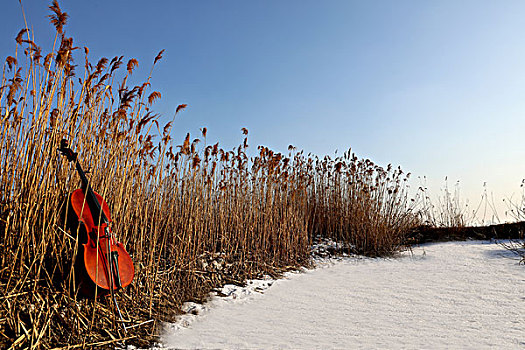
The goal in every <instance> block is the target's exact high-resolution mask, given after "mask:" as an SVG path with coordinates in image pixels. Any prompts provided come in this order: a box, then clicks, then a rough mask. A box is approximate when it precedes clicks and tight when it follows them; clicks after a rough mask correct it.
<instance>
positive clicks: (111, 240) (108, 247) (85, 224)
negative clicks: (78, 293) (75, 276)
mask: <svg viewBox="0 0 525 350" xmlns="http://www.w3.org/2000/svg"><path fill="white" fill-rule="evenodd" d="M94 194H95V196H96V198H97V200H98V201H99V203H100V204H101V207H102V210H103V212H104V214H105V216H106V217H107V218H108V220H109V222H111V216H110V212H109V207H108V204H107V203H106V201H105V200H104V199H103V198H102V196H100V195H99V194H98V193H96V192H94ZM86 203H87V200H86V198H85V195H84V191H83V190H82V189H77V190H75V191H73V193H72V194H71V197H70V206H71V208H72V209H73V212H74V217H73V218H72V219H71V221H72V222H75V221H77V222H78V223H79V224H81V225H82V228H81V230H82V231H83V232H82V233H81V234H80V236H81V237H83V241H84V242H85V243H83V244H82V249H81V253H83V254H82V255H83V259H80V261H81V262H82V264H83V266H80V268H81V269H82V270H83V271H82V273H81V275H80V277H81V281H80V282H81V283H83V286H82V289H81V290H82V292H83V294H93V292H94V290H93V289H94V287H95V286H93V283H94V284H95V285H96V286H98V287H99V288H102V293H101V294H104V290H108V291H109V290H110V289H113V290H118V289H119V288H124V287H127V286H128V285H129V284H131V281H132V280H133V276H134V274H135V269H134V267H133V261H132V260H131V257H130V256H129V254H128V252H127V251H126V249H125V248H124V245H123V244H122V243H120V242H118V241H117V240H116V239H115V237H113V235H108V234H107V233H108V231H109V230H110V228H109V226H108V224H109V222H108V223H96V222H95V220H94V216H93V215H92V213H91V210H90V208H89V206H88V205H87V204H86ZM72 226H74V224H73V225H72ZM82 251H83V252H82ZM108 253H109V254H110V255H109V256H112V257H113V258H116V259H117V260H116V263H115V262H113V263H112V259H111V258H108ZM82 260H83V261H82ZM111 265H113V266H111ZM85 274H87V277H89V280H86V278H85V277H86V276H83V275H85ZM91 282H93V283H91Z"/></svg>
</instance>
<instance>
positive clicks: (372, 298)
mask: <svg viewBox="0 0 525 350" xmlns="http://www.w3.org/2000/svg"><path fill="white" fill-rule="evenodd" d="M518 261H519V258H518V257H517V256H515V255H513V254H512V253H510V252H508V251H507V250H505V249H503V248H502V247H501V246H500V245H498V244H495V243H493V242H492V243H491V242H487V241H483V242H481V241H475V242H461V243H458V242H454V243H442V244H430V245H424V246H422V247H418V248H415V249H414V250H413V252H412V253H410V252H405V253H403V254H402V257H400V258H396V259H368V258H345V259H342V260H338V261H334V260H332V261H327V260H324V262H320V263H319V264H318V265H319V266H318V268H316V269H314V270H309V271H305V272H303V273H291V274H287V275H286V276H285V278H284V279H281V280H277V281H272V280H267V281H253V282H252V283H251V284H249V285H248V286H247V287H245V288H240V287H235V286H226V287H225V289H224V290H223V293H224V294H226V295H228V296H227V297H212V298H211V300H210V302H209V303H208V304H207V305H205V306H201V305H196V304H187V305H186V307H187V310H188V311H190V313H189V314H188V315H185V316H183V317H182V318H181V319H180V320H179V322H178V323H177V324H174V325H170V326H167V327H166V330H165V334H164V336H163V338H162V343H163V344H164V346H165V347H168V348H173V349H194V348H198V349H275V348H279V349H355V348H367V349H392V348H404V349H405V348H407V349H434V348H440V349H441V348H448V349H458V348H459V349H522V348H525V266H523V265H518ZM270 285H271V287H270ZM192 311H193V314H197V315H196V316H195V315H193V314H192Z"/></svg>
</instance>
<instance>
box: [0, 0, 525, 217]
mask: <svg viewBox="0 0 525 350" xmlns="http://www.w3.org/2000/svg"><path fill="white" fill-rule="evenodd" d="M22 3H23V4H24V8H25V11H26V15H27V18H28V21H29V22H30V25H32V26H33V27H34V29H35V36H36V42H37V44H39V45H41V46H43V47H44V48H46V50H44V51H47V49H49V47H50V44H51V40H52V35H53V33H54V29H53V28H52V26H51V25H50V24H49V23H48V19H47V18H46V17H45V16H46V15H48V14H49V12H48V10H47V6H48V5H49V4H50V1H42V0H25V1H22ZM61 7H62V9H63V10H64V11H66V12H67V13H68V14H69V15H70V19H69V24H68V26H67V27H66V33H67V35H70V36H73V37H74V39H75V44H76V45H79V46H87V47H89V48H90V57H91V59H92V60H96V59H98V58H100V57H102V56H105V57H109V58H111V57H113V56H115V55H124V56H125V58H126V59H129V58H137V59H138V60H139V64H140V66H139V70H138V71H137V73H136V74H135V76H136V77H145V76H146V74H147V73H148V72H149V69H150V66H151V62H152V60H153V58H154V57H155V55H156V54H157V52H158V51H160V50H161V49H166V52H165V55H164V59H163V60H162V61H161V63H160V64H159V65H158V67H157V69H156V70H155V72H154V74H153V79H152V86H153V88H154V90H158V91H160V92H161V93H162V100H161V101H159V102H157V104H156V108H155V109H156V111H157V112H159V113H161V114H162V115H163V116H164V117H165V120H168V119H170V118H171V116H172V114H173V111H174V108H175V107H176V106H177V105H178V104H180V103H187V104H188V105H189V107H188V109H187V110H186V111H184V113H183V114H181V115H180V118H178V119H177V122H176V123H175V125H174V131H173V136H174V138H175V139H176V140H181V141H182V138H183V137H184V136H185V135H186V133H187V132H191V133H192V134H194V135H197V133H198V131H199V128H201V127H203V126H206V127H207V128H208V138H209V141H210V142H211V141H215V140H218V141H220V142H221V144H222V145H223V146H224V147H226V148H231V147H234V146H236V145H238V144H239V143H240V142H241V141H242V135H241V132H240V129H241V127H247V128H248V129H249V130H250V142H249V143H250V145H251V148H252V149H253V150H255V147H256V146H257V145H266V146H269V147H271V148H273V149H275V150H278V151H283V152H284V151H286V149H287V147H288V145H289V144H293V145H294V146H296V147H298V148H299V149H304V150H305V151H306V152H312V153H315V154H317V155H321V156H322V155H325V154H333V153H334V151H335V150H336V149H337V150H339V152H343V151H344V150H346V149H348V148H349V147H352V149H353V150H354V151H355V152H356V153H357V154H358V156H361V157H367V158H370V159H372V160H374V161H376V162H378V163H380V164H383V165H386V164H387V163H393V164H394V165H401V166H402V167H403V168H404V169H405V170H407V171H411V172H412V173H413V174H415V175H416V176H426V177H427V179H428V180H427V184H428V185H429V187H430V189H431V191H432V192H434V193H437V192H439V188H440V187H442V186H443V184H444V178H445V176H448V179H449V185H453V184H454V183H455V181H457V180H459V181H460V183H461V191H462V193H463V195H464V198H468V199H469V200H470V202H471V204H472V205H473V203H474V202H476V203H477V201H478V200H479V198H480V196H481V193H482V191H483V183H484V182H487V186H488V188H489V190H490V191H492V192H494V195H495V199H496V202H497V203H500V202H501V201H502V198H503V197H505V196H511V195H512V193H516V194H519V193H520V187H519V185H520V183H521V180H522V179H523V178H525V137H524V135H525V102H524V101H525V99H524V98H525V35H524V33H525V20H524V19H525V2H523V1H482V0H476V1H467V0H463V1H416V0H414V1H350V0H344V1H335V0H327V1H309V0H296V1H292V0H280V1H225V0H224V1H219V0H217V1H211V0H208V1H205V0H202V1H155V0H152V1H147V2H146V1H138V0H126V1H110V0H107V1H100V0H90V1H65V0H64V1H62V2H61ZM3 13H4V15H3V16H2V17H3V20H2V22H1V23H0V35H1V36H2V37H1V41H0V43H1V44H0V59H3V58H5V57H6V56H8V55H11V54H12V52H13V49H14V37H15V36H16V34H17V32H18V31H19V29H21V28H22V27H23V18H22V15H21V11H20V5H19V2H18V0H7V1H4V3H3ZM79 70H80V68H79ZM516 194H515V195H516ZM497 205H498V207H499V208H501V209H502V208H504V207H503V206H502V205H500V204H497ZM502 211H503V210H502ZM500 214H502V212H501V213H500ZM502 216H503V215H502Z"/></svg>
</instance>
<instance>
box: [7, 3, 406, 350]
mask: <svg viewBox="0 0 525 350" xmlns="http://www.w3.org/2000/svg"><path fill="white" fill-rule="evenodd" d="M50 9H51V10H52V15H51V16H50V19H51V22H52V24H53V25H54V26H55V28H56V37H55V43H56V45H55V47H53V49H52V51H51V52H50V53H49V54H47V55H46V56H42V55H41V49H40V48H39V47H38V46H37V45H36V44H35V43H33V41H32V40H31V34H32V33H31V32H30V31H27V30H23V31H21V32H20V34H19V35H18V36H17V38H16V43H17V46H16V51H15V54H14V56H12V57H8V58H7V60H6V63H5V65H4V67H3V71H2V80H1V84H0V86H1V87H0V134H1V138H0V142H1V144H0V169H1V173H0V237H1V238H0V239H1V241H0V259H1V270H0V293H1V296H0V298H1V301H0V347H2V348H8V347H13V348H28V347H31V348H53V347H67V346H69V345H73V346H75V347H79V348H82V347H98V346H101V347H107V346H109V345H110V344H114V343H116V342H119V341H122V339H129V340H130V341H132V342H135V343H136V344H142V345H147V344H148V342H149V341H151V340H152V339H154V338H155V336H156V334H157V332H158V330H159V323H158V322H159V321H161V320H170V319H172V318H173V316H174V315H175V313H176V310H177V308H178V307H179V306H180V305H181V304H182V302H183V301H185V300H190V299H195V298H202V297H203V296H204V295H205V294H206V293H207V292H209V291H210V289H211V288H212V287H214V286H216V285H218V284H221V283H224V282H227V281H230V282H232V281H233V282H237V283H240V282H242V281H243V280H244V279H246V278H249V277H253V276H257V275H260V274H264V273H273V272H275V271H276V270H279V269H286V268H290V267H297V266H300V265H304V264H308V262H309V247H310V244H311V242H312V239H313V238H314V237H316V236H318V235H321V236H324V237H331V238H334V239H336V240H340V241H345V242H347V243H348V244H350V245H351V246H352V247H353V250H354V251H355V252H356V253H361V254H367V255H372V256H377V255H385V254H391V253H393V252H395V251H396V250H398V249H399V247H400V245H401V244H402V242H403V235H404V233H405V232H406V231H407V230H408V229H409V228H410V227H411V226H413V225H415V215H414V214H413V213H412V209H411V208H410V206H409V203H408V201H407V193H406V181H407V178H408V175H405V174H404V173H403V172H402V170H401V169H400V168H397V169H396V168H392V167H391V166H388V167H387V168H386V169H384V168H382V167H379V166H377V165H375V164H373V163H372V162H371V161H369V160H365V159H358V158H357V157H355V155H353V154H352V153H351V152H350V151H349V152H347V153H346V154H345V155H344V156H342V157H338V158H336V159H330V158H329V157H325V158H317V157H314V156H310V155H309V156H306V155H304V153H303V152H297V151H296V150H295V149H294V148H293V147H291V148H290V151H289V153H288V154H287V155H284V154H281V153H277V152H274V151H272V150H269V149H268V148H266V147H259V148H258V151H259V152H258V155H257V156H255V157H254V158H252V159H249V158H248V156H247V154H246V151H247V147H248V142H247V140H248V139H247V138H246V139H245V140H244V142H243V143H242V144H241V145H239V146H238V147H237V148H236V149H234V150H231V151H227V150H224V149H222V148H220V146H219V145H218V144H215V145H207V144H206V142H205V140H206V131H207V130H206V128H203V129H202V139H199V138H196V139H193V140H191V137H190V135H189V134H188V135H187V137H186V138H185V140H184V141H183V143H182V144H181V145H179V146H176V147H174V145H173V144H172V142H171V138H170V132H171V128H172V122H173V121H171V122H169V123H167V124H166V125H164V126H161V125H159V116H158V115H156V114H154V113H153V111H152V110H151V109H150V108H151V105H153V104H154V103H155V101H156V100H157V99H159V98H160V97H161V94H160V93H159V92H157V91H153V92H149V94H148V93H147V91H148V90H149V89H150V78H151V74H150V76H148V77H147V78H146V81H145V82H144V83H142V84H138V85H136V86H128V78H129V77H130V75H131V74H132V72H133V69H134V68H135V67H136V66H137V65H138V62H137V61H136V60H135V59H131V60H129V61H128V62H127V64H125V70H124V71H121V69H120V67H121V65H122V64H124V63H125V62H124V61H123V57H114V58H113V59H111V60H108V59H106V58H102V59H100V60H99V61H98V62H97V63H96V64H93V63H91V62H90V61H89V58H88V55H89V50H88V49H87V48H84V50H83V51H84V54H85V60H84V72H83V73H82V74H80V75H77V73H76V69H75V65H74V62H73V55H72V53H73V50H75V46H74V44H73V39H72V38H68V37H67V36H66V34H65V31H64V26H65V24H66V20H67V17H68V16H67V14H66V13H65V12H62V10H61V9H60V7H59V6H58V3H56V1H54V2H53V4H52V6H51V7H50ZM24 38H26V39H24ZM162 53H163V51H161V52H160V53H159V54H158V55H157V56H156V57H155V59H154V62H153V65H155V64H156V63H157V62H158V61H159V60H160V59H161V58H162ZM42 58H43V59H42ZM77 69H78V68H77ZM119 81H120V83H119ZM185 107H186V105H185V104H184V105H180V106H178V107H177V109H176V113H175V114H177V113H180V112H181V111H182V110H183V109H184V108H185ZM174 117H175V116H174ZM242 133H243V134H244V135H245V136H246V137H247V134H248V130H247V129H245V128H243V129H242ZM62 138H67V139H69V140H70V143H71V147H72V148H73V149H74V150H75V151H77V152H79V157H80V158H79V159H80V161H81V163H82V164H83V166H84V168H85V169H89V177H90V181H91V185H92V187H93V188H94V189H95V190H96V191H97V192H98V193H100V194H101V195H102V196H103V197H104V198H105V199H106V201H107V202H108V204H109V206H110V209H111V214H112V218H113V220H114V221H113V224H112V225H113V231H114V232H115V233H116V234H117V235H118V239H119V240H120V241H121V242H123V243H124V244H125V246H126V248H127V250H128V251H129V252H130V254H131V256H132V258H133V261H134V263H135V269H136V275H135V279H134V281H133V283H132V285H131V286H130V287H129V288H127V289H126V290H125V291H122V292H120V293H118V296H117V298H118V301H119V303H120V306H121V309H122V311H123V314H124V318H125V321H126V324H127V326H128V328H129V330H128V332H127V333H124V332H123V329H122V328H121V327H120V326H119V323H120V321H119V320H118V319H116V317H115V316H114V313H113V311H112V305H111V303H110V302H109V300H106V299H105V298H102V299H99V300H91V299H83V298H80V297H79V296H78V294H77V290H76V281H75V280H74V279H75V273H74V266H75V265H74V264H73V263H74V261H75V260H76V259H79V258H81V257H77V256H76V252H77V250H78V245H79V244H81V242H78V240H77V232H71V231H69V230H68V229H67V228H66V225H65V222H64V220H63V215H62V212H63V210H64V203H66V202H67V198H68V195H69V194H70V193H71V192H72V191H73V190H74V189H76V188H77V187H78V186H79V179H78V176H77V175H76V173H75V171H74V168H72V166H71V165H69V164H67V162H65V161H63V160H62V159H61V158H60V156H59V155H58V153H57V151H56V149H57V148H58V147H59V144H60V140H61V139H62ZM206 256H220V257H221V259H223V260H224V266H225V267H224V269H223V271H222V273H221V274H211V277H210V274H204V273H203V265H202V261H203V257H206ZM138 336H140V337H138Z"/></svg>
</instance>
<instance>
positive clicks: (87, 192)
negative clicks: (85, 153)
mask: <svg viewBox="0 0 525 350" xmlns="http://www.w3.org/2000/svg"><path fill="white" fill-rule="evenodd" d="M75 167H76V169H77V172H78V175H80V179H81V180H82V190H83V191H84V196H85V197H86V202H87V204H88V207H89V210H90V211H91V215H92V216H93V220H94V222H95V224H98V223H99V222H100V223H101V224H103V223H104V224H107V223H109V220H108V218H107V217H106V215H105V214H104V211H103V210H102V207H101V206H100V203H99V201H98V199H97V197H96V196H95V192H94V191H93V189H92V188H91V186H90V184H89V180H88V178H87V176H86V173H85V172H84V170H82V167H81V166H80V162H79V161H78V159H77V160H76V162H75Z"/></svg>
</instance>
